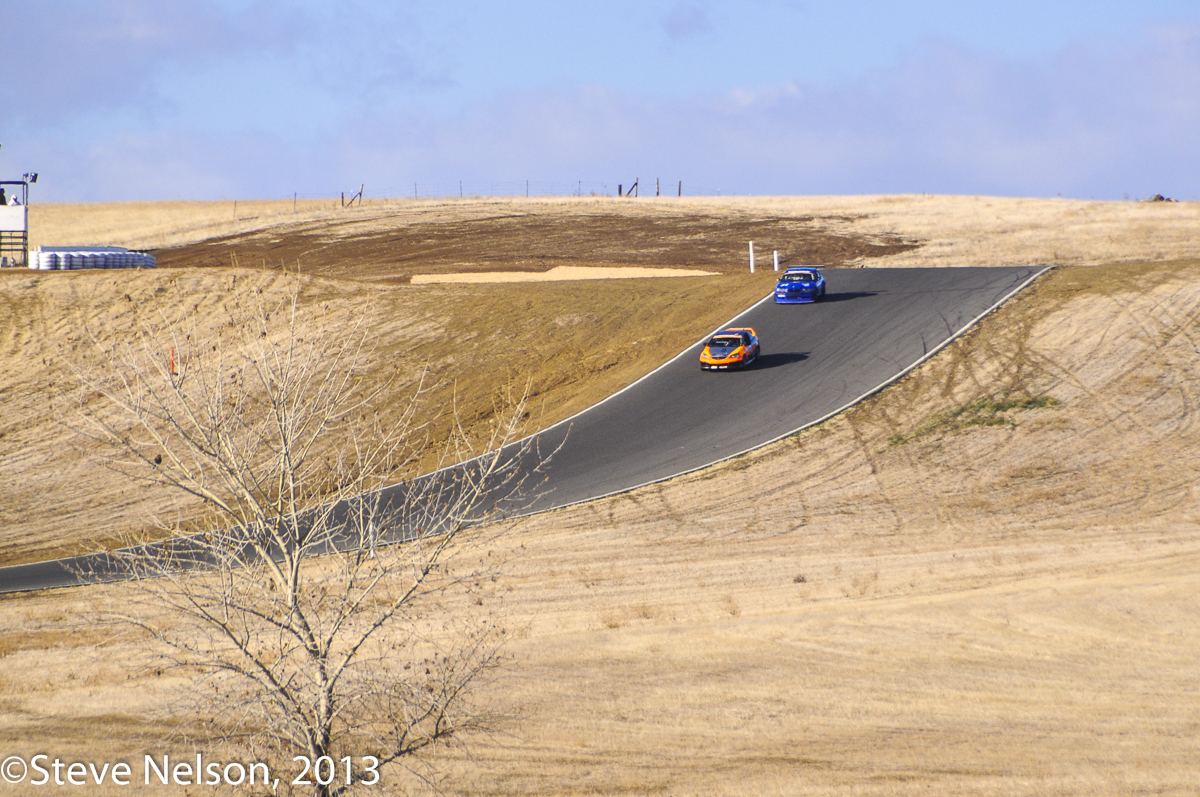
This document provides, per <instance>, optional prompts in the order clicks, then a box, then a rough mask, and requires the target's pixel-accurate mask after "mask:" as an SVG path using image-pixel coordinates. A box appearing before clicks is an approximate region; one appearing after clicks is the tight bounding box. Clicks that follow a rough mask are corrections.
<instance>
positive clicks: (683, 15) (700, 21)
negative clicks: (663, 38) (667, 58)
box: [660, 0, 714, 41]
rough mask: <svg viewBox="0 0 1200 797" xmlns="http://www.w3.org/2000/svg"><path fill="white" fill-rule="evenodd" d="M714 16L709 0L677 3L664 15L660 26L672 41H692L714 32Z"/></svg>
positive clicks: (690, 0) (691, 0) (688, 0)
mask: <svg viewBox="0 0 1200 797" xmlns="http://www.w3.org/2000/svg"><path fill="white" fill-rule="evenodd" d="M712 14H713V9H712V4H711V3H710V2H708V0H687V1H686V2H675V3H672V4H671V7H670V8H669V9H667V12H666V13H665V14H663V16H662V18H661V19H660V24H661V25H662V29H663V32H664V33H666V34H667V38H668V39H670V40H671V41H680V40H683V39H691V38H695V37H697V36H702V35H704V34H707V33H711V32H712V31H713V27H714V26H713V19H712Z"/></svg>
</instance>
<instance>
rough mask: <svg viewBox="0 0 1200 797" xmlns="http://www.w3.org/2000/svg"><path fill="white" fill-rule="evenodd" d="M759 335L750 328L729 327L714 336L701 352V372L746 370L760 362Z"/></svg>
mask: <svg viewBox="0 0 1200 797" xmlns="http://www.w3.org/2000/svg"><path fill="white" fill-rule="evenodd" d="M758 351H759V347H758V335H756V334H754V330H753V329H751V328H750V327H729V328H728V329H723V330H721V331H720V332H718V333H717V334H715V335H713V336H712V338H711V339H710V340H709V341H708V343H706V344H704V351H702V352H700V370H702V371H726V370H729V369H731V368H746V367H749V366H750V365H751V364H753V363H754V362H755V361H757V360H758Z"/></svg>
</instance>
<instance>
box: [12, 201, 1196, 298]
mask: <svg viewBox="0 0 1200 797" xmlns="http://www.w3.org/2000/svg"><path fill="white" fill-rule="evenodd" d="M30 230H31V232H30V235H31V237H32V243H33V244H34V245H38V244H46V245H69V244H111V245H118V246H130V247H134V248H139V249H150V250H153V251H155V252H156V253H157V254H158V256H159V258H160V260H161V261H162V262H163V263H164V264H166V265H170V264H190V265H216V266H232V265H234V264H235V263H236V264H237V265H241V266H243V267H252V268H262V267H267V268H274V269H289V270H293V271H294V270H297V269H299V270H301V271H303V272H305V273H313V274H323V275H326V276H338V277H349V278H352V279H370V280H389V279H392V280H394V279H401V280H403V279H405V278H406V276H407V275H410V274H413V273H440V272H448V271H460V270H461V271H468V272H469V271H488V270H525V271H530V270H532V271H545V270H548V269H550V268H551V267H553V266H555V265H579V266H588V265H600V266H612V265H645V264H650V265H654V266H665V265H676V266H680V267H701V266H703V267H704V268H706V269H707V270H721V271H731V272H734V271H739V270H741V269H743V268H744V267H745V253H746V242H747V241H750V240H753V241H755V245H756V248H757V251H758V252H759V256H760V258H761V259H760V264H761V265H769V263H770V257H771V252H772V250H776V249H777V250H780V252H781V256H782V258H783V260H784V262H785V264H786V263H805V262H807V263H818V264H824V265H866V264H870V265H872V266H972V265H1033V264H1051V265H1096V264H1100V263H1113V262H1130V261H1143V260H1153V261H1158V260H1170V259H1178V258H1187V257H1200V204H1197V203H1194V202H1180V203H1173V202H1156V203H1147V202H1093V201H1087V200H1073V199H1023V198H1011V197H986V196H984V197H981V196H931V195H925V194H914V195H893V196H845V197H841V196H832V197H692V198H689V197H685V198H681V199H676V198H668V197H663V198H643V199H632V200H630V199H608V198H576V199H572V198H564V197H543V198H538V197H535V198H532V199H517V198H505V199H466V200H373V201H371V200H369V201H367V202H366V203H365V204H364V205H362V206H361V207H359V206H355V207H353V208H341V207H339V206H338V203H337V201H336V200H334V201H319V200H308V201H305V202H301V203H299V205H297V206H296V208H295V210H293V205H292V202H290V201H255V202H245V201H242V202H237V203H235V202H175V203H154V204H149V203H118V204H107V205H33V206H32V207H31V208H30ZM349 253H353V257H350V258H348V257H346V255H347V254H349Z"/></svg>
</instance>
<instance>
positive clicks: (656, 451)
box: [535, 267, 1046, 510]
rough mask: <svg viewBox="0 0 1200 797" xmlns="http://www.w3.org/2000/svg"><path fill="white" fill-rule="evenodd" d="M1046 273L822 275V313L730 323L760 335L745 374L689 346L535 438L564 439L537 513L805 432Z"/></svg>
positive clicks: (748, 315) (802, 309)
mask: <svg viewBox="0 0 1200 797" xmlns="http://www.w3.org/2000/svg"><path fill="white" fill-rule="evenodd" d="M1045 270H1046V269H1045V268H1041V267H1022V268H935V269H934V268H888V269H867V268H863V269H837V270H829V271H826V272H825V276H826V282H827V293H826V296H825V298H824V299H823V300H821V301H820V302H817V303H815V304H809V305H777V304H775V303H774V302H773V301H772V300H771V299H770V298H769V297H768V298H767V299H765V300H764V301H762V302H760V303H759V304H757V305H755V306H754V307H752V308H750V309H749V310H747V311H746V312H744V313H742V314H741V315H739V316H738V317H737V318H736V319H734V320H733V321H731V322H730V324H729V326H748V327H753V328H754V329H755V330H756V331H757V332H758V335H759V338H760V340H761V341H762V351H763V353H762V356H761V357H760V358H759V362H758V363H757V364H756V365H755V366H752V367H751V368H749V369H748V370H746V371H733V372H726V371H718V372H712V371H701V370H700V365H699V356H700V350H701V348H702V345H703V343H702V342H697V343H696V344H695V345H694V346H692V347H691V348H689V349H687V350H686V351H684V352H682V353H681V354H680V355H679V356H678V357H676V358H675V359H673V360H671V361H670V362H669V363H667V364H666V365H664V366H663V367H661V368H659V369H658V370H657V371H655V372H653V373H652V374H650V375H649V376H647V377H645V378H644V379H642V380H641V381H639V382H637V383H635V384H634V385H632V386H631V387H629V388H627V389H626V390H624V391H622V392H620V393H617V394H616V395H614V396H612V397H610V398H609V399H607V400H605V401H603V402H601V403H600V404H597V405H596V406H594V407H592V408H590V409H588V410H586V411H585V412H583V413H580V414H579V415H577V416H576V417H575V418H572V419H570V420H569V421H566V422H564V423H563V424H560V425H558V426H556V427H552V428H551V429H548V430H547V431H546V432H544V433H542V439H543V441H545V442H549V443H551V444H556V443H557V442H559V441H561V440H562V435H563V434H564V433H565V434H566V439H565V442H563V445H562V449H561V450H560V451H559V452H558V454H556V455H555V457H554V459H553V461H552V462H551V463H550V465H549V468H548V471H547V473H548V481H547V487H549V488H550V489H551V492H549V494H548V495H546V496H544V497H543V498H542V499H541V500H540V501H539V502H538V503H536V504H535V510H544V509H549V508H552V507H559V506H564V505H567V504H571V503H577V502H579V501H586V500H589V499H593V498H597V497H599V496H602V495H608V494H611V493H614V492H621V491H624V490H628V489H631V488H633V487H636V486H639V485H642V484H647V483H650V482H654V481H660V480H662V479H667V478H670V477H672V476H677V475H679V474H681V473H686V472H688V471H691V470H695V469H697V468H702V467H704V466H706V465H711V464H712V463H714V462H717V461H719V460H722V459H726V458H728V457H731V456H734V455H736V454H739V453H742V452H745V451H748V450H750V449H752V448H757V447H759V446H762V445H764V444H765V443H768V442H770V441H772V440H775V439H778V438H780V437H783V436H785V435H787V434H790V433H792V432H795V431H796V430H798V429H800V428H802V427H804V426H807V425H809V424H812V423H815V422H817V421H819V420H821V419H822V418H824V417H826V416H828V415H829V414H831V413H834V412H837V411H839V410H841V409H844V408H845V407H846V406H847V405H849V404H851V403H853V402H855V401H857V400H858V399H860V398H863V397H864V395H865V394H868V393H870V392H872V391H874V390H875V389H876V388H879V387H881V386H882V385H884V384H887V383H888V382H890V381H892V380H894V379H895V378H896V377H898V376H899V375H900V374H902V373H904V372H905V371H906V370H908V369H910V368H911V367H912V366H913V365H915V364H916V363H917V362H919V361H920V360H922V359H923V358H924V357H925V356H927V355H928V354H930V353H931V352H933V351H934V350H936V349H937V348H938V347H940V346H942V345H944V344H946V343H947V342H949V341H950V340H951V339H952V338H953V337H954V336H955V335H957V334H958V333H960V332H962V331H963V330H965V329H966V328H967V327H968V326H970V324H971V323H972V322H973V321H974V320H976V319H977V318H978V317H979V316H981V315H982V314H984V313H986V312H988V311H989V310H990V309H992V308H994V307H996V306H997V305H998V304H999V303H1000V302H1002V301H1003V300H1004V299H1005V298H1007V297H1008V296H1010V295H1012V294H1013V293H1015V292H1016V291H1017V290H1019V289H1020V288H1021V287H1023V286H1024V285H1026V284H1027V283H1028V282H1030V281H1031V280H1032V279H1033V278H1034V277H1036V276H1037V275H1039V274H1041V273H1042V272H1044V271H1045ZM706 337H707V336H706ZM568 427H569V433H568V432H567V429H568Z"/></svg>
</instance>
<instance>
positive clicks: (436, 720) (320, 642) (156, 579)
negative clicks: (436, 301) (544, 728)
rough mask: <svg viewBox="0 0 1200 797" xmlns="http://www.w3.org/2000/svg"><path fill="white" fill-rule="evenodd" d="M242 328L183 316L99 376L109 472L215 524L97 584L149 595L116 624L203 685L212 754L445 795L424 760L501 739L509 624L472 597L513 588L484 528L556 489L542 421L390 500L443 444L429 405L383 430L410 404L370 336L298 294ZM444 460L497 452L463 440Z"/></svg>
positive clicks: (93, 429) (235, 299)
mask: <svg viewBox="0 0 1200 797" xmlns="http://www.w3.org/2000/svg"><path fill="white" fill-rule="evenodd" d="M176 307H179V308H185V307H186V303H182V302H181V303H178V304H177V305H176ZM226 309H227V311H228V319H227V322H226V323H224V324H223V325H222V326H220V327H219V328H218V329H216V330H212V329H209V330H202V329H200V328H199V327H198V326H197V325H196V324H195V323H193V319H192V318H190V317H189V315H188V314H187V311H186V309H182V310H176V311H173V314H171V315H167V314H161V315H160V316H159V317H158V319H157V320H156V321H155V322H153V323H148V324H145V325H143V327H142V328H141V329H140V331H139V332H138V333H137V334H136V335H135V336H134V337H133V338H132V340H130V341H128V342H125V343H121V344H116V345H112V346H109V347H107V348H106V349H104V350H102V351H101V352H100V356H99V357H98V358H93V359H92V360H91V362H92V363H93V364H92V365H91V366H89V367H88V368H86V369H84V370H81V371H80V374H79V375H80V379H81V381H82V383H83V390H82V391H81V394H80V399H81V400H80V404H79V409H80V418H81V419H82V422H81V424H80V430H81V431H82V432H83V433H85V434H87V435H89V436H90V437H91V438H93V439H95V440H99V441H101V442H103V443H105V444H107V445H108V446H110V447H111V450H112V451H113V456H112V458H111V460H110V461H109V463H108V464H109V466H110V467H111V468H112V469H113V470H114V471H115V472H116V473H119V474H121V475H122V476H123V477H125V478H127V479H130V480H132V481H134V482H136V483H140V484H143V485H157V486H166V487H168V488H170V489H173V490H175V491H178V492H180V493H183V494H186V495H188V496H191V497H192V498H193V499H194V500H198V501H199V502H201V503H202V504H203V506H204V507H205V509H206V510H207V515H206V518H205V528H206V531H204V532H203V533H202V534H195V535H191V536H186V537H180V536H175V537H174V538H173V539H171V540H168V541H167V542H165V543H161V544H151V545H140V546H132V547H129V548H126V549H123V550H121V551H118V552H116V553H113V554H110V555H108V556H106V557H104V558H102V559H98V560H96V561H97V562H98V564H97V565H96V567H95V568H94V569H93V570H92V572H89V573H85V574H84V575H90V576H93V577H106V576H108V575H111V574H113V573H114V572H115V573H118V574H120V575H123V576H126V577H130V578H133V579H135V580H136V581H137V586H138V589H137V596H138V597H137V599H135V600H133V601H131V602H129V603H127V604H125V605H123V606H120V607H118V608H117V609H116V610H115V611H116V614H118V615H119V616H120V617H121V618H122V619H124V620H126V621H128V622H129V623H131V624H132V625H133V626H135V627H136V628H139V629H142V630H143V631H144V632H146V633H147V634H148V635H149V637H150V638H151V639H152V640H153V641H154V643H156V644H157V646H158V647H157V651H158V652H159V653H161V655H162V661H161V662H159V663H158V664H157V665H156V666H158V667H160V668H163V667H165V668H167V669H172V668H173V669H175V670H181V671H182V672H183V673H186V674H189V675H190V674H194V675H195V678H194V681H193V683H194V687H195V688H194V689H192V690H191V691H190V693H189V695H188V696H187V700H186V702H185V703H184V704H182V705H180V706H177V707H175V711H176V712H178V713H179V714H180V716H181V720H182V721H181V723H180V725H181V727H185V726H187V727H191V728H193V729H195V728H200V729H202V730H200V731H199V733H200V736H201V738H200V739H193V740H192V741H193V743H197V742H199V741H203V742H205V743H206V744H210V745H211V744H217V745H220V746H221V747H222V748H227V749H234V750H240V751H242V752H244V753H245V754H246V755H248V756H252V760H258V761H267V762H271V763H272V764H273V766H272V770H274V771H278V772H288V771H295V769H296V766H295V765H294V764H293V763H292V756H293V755H304V756H307V757H308V759H309V760H310V761H316V760H318V759H321V758H323V757H328V758H329V759H332V761H334V762H337V778H336V780H334V782H332V783H329V784H326V785H321V784H319V783H313V784H312V785H311V786H309V787H308V788H310V789H311V791H312V793H315V794H318V795H327V794H328V795H332V794H340V793H342V792H344V791H347V790H348V789H349V788H352V787H349V786H348V785H347V783H346V781H347V780H349V781H350V782H352V783H357V782H360V781H365V782H367V783H370V782H371V781H372V780H374V779H375V778H376V777H377V773H381V772H386V771H388V770H389V768H391V769H397V768H403V769H407V770H408V771H409V772H411V773H415V774H416V775H417V776H418V777H423V778H427V777H429V776H430V775H431V774H432V773H431V772H430V771H429V770H428V769H427V768H426V767H424V766H422V765H421V763H420V762H421V755H420V754H421V753H422V751H424V750H426V749H427V748H430V747H432V746H434V745H437V744H440V743H447V742H450V741H453V740H458V739H460V737H461V736H462V735H463V734H465V733H467V732H469V731H475V730H479V729H481V728H484V727H486V726H487V724H488V722H489V717H488V713H487V711H486V710H485V709H484V708H483V705H482V703H481V702H479V701H478V699H477V697H476V694H477V692H476V690H475V687H478V686H480V685H481V684H482V683H483V681H484V679H485V676H487V675H488V674H489V673H490V672H491V671H492V670H493V668H495V667H496V666H497V665H498V663H499V662H500V661H501V657H500V647H501V643H502V641H503V636H504V630H503V628H501V627H500V625H499V623H498V620H497V618H496V617H495V616H494V614H490V613H489V612H490V606H489V608H488V609H484V608H482V607H481V604H482V601H481V600H475V601H467V600H457V598H456V596H465V595H470V594H474V593H475V592H477V590H478V585H479V583H480V582H482V581H484V580H485V579H486V578H487V576H488V571H489V570H491V569H494V567H495V565H494V564H493V562H492V560H491V559H490V558H489V557H488V555H487V554H486V553H485V552H484V550H483V549H482V548H481V547H480V546H481V545H483V544H484V543H485V542H486V540H487V537H488V535H490V534H494V533H495V532H493V531H489V530H488V527H487V526H486V525H485V524H484V522H485V521H487V520H488V519H490V518H492V517H494V516H495V515H496V514H497V513H498V512H499V511H500V508H501V507H510V508H511V507H515V506H518V505H519V504H520V503H521V502H522V501H523V499H524V497H525V496H527V495H528V494H529V492H530V490H531V489H532V488H533V486H534V485H533V480H534V479H535V478H536V477H537V474H538V472H539V465H540V462H535V461H533V456H532V455H533V453H534V452H533V451H532V449H531V447H530V446H529V445H528V444H521V443H512V442H511V441H513V440H515V439H516V438H517V437H518V436H519V435H518V431H519V424H520V419H521V418H522V416H523V414H524V400H523V398H517V399H516V400H515V401H511V402H510V406H509V407H508V410H509V411H508V412H507V413H505V414H504V415H503V416H502V417H501V419H500V420H497V421H496V422H495V423H494V425H493V428H492V434H491V437H490V439H488V440H486V441H484V444H483V446H482V447H481V450H482V451H483V452H485V453H483V454H482V455H479V456H478V457H477V458H476V459H474V460H472V461H470V462H469V463H468V464H466V465H465V466H454V467H446V468H444V469H441V470H439V471H437V472H436V473H433V474H432V475H430V476H427V477H424V478H421V479H415V480H411V481H409V482H407V483H405V484H402V485H399V486H393V487H387V486H386V484H387V481H388V479H389V476H390V475H391V474H393V473H397V472H404V471H405V469H406V468H407V467H408V466H409V465H411V463H413V462H415V461H417V460H418V459H420V458H422V457H425V456H427V453H428V450H429V448H430V446H431V445H432V443H431V441H430V440H429V439H428V437H427V436H426V435H425V433H424V431H423V426H422V424H421V423H419V422H418V421H417V418H418V415H417V411H416V407H417V399H418V397H419V391H418V393H417V394H415V395H410V396H408V397H406V398H404V399H403V400H404V401H407V402H408V405H407V408H406V410H405V411H404V412H403V413H401V414H400V415H399V417H398V419H396V420H392V421H384V420H383V418H384V417H392V418H395V417H396V416H395V415H394V414H390V415H388V416H385V415H384V414H383V413H381V412H380V411H379V408H380V406H381V404H382V403H383V402H394V401H396V400H397V399H396V397H395V396H393V395H391V393H390V390H389V388H390V387H391V386H390V385H389V384H388V383H386V382H382V383H380V382H368V381H367V380H365V379H364V378H363V374H364V373H365V371H366V369H367V366H368V365H369V363H370V360H371V357H372V352H371V349H370V346H369V345H367V338H366V335H365V330H366V327H365V326H362V325H361V322H360V325H353V324H349V325H348V324H346V323H340V324H339V323H334V322H330V321H329V319H328V318H326V317H324V316H323V315H322V312H321V310H320V308H319V307H315V306H311V305H310V306H305V305H303V304H302V303H301V302H300V300H299V299H298V297H297V295H295V294H292V295H290V296H287V297H285V298H283V299H282V300H279V299H276V300H268V299H266V298H265V297H264V295H263V294H261V293H260V292H256V291H246V292H242V293H239V294H235V295H233V296H231V298H230V301H229V303H228V304H227V305H226ZM96 363H98V364H96ZM460 431H461V429H460ZM440 453H441V458H442V461H443V462H449V463H458V462H462V461H463V459H464V458H467V457H469V456H472V455H475V454H477V453H478V452H476V451H472V450H470V447H469V444H468V443H467V442H465V436H464V435H462V434H456V435H453V436H452V439H451V440H450V441H449V442H447V443H444V444H442V446H441V449H440ZM176 531H178V530H177V529H176ZM456 600H457V602H456ZM448 603H449V604H452V605H454V606H455V609H454V610H453V611H450V610H447V608H446V606H447V604H448ZM164 609H165V611H164ZM185 712H186V713H185ZM193 732H194V731H193ZM347 756H349V757H350V761H351V762H352V766H351V769H350V770H349V771H347V769H346V764H345V763H344V762H343V759H344V758H345V757H347ZM282 782H283V781H282V779H281V783H282ZM285 785H286V784H285Z"/></svg>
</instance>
